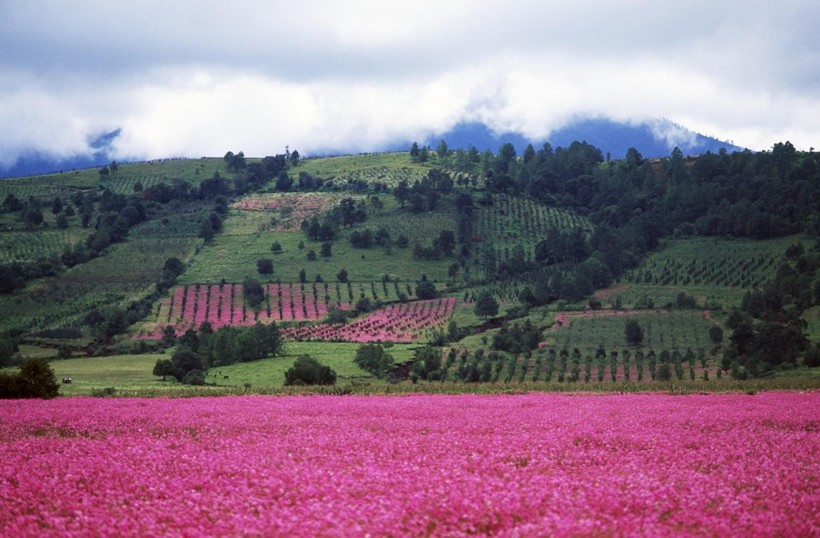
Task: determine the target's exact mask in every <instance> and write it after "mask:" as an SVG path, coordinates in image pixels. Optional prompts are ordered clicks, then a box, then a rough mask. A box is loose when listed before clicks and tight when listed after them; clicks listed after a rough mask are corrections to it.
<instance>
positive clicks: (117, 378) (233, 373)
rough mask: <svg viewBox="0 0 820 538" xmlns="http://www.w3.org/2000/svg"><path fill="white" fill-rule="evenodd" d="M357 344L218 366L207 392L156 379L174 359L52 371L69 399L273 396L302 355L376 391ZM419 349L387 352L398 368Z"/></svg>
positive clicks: (77, 364)
mask: <svg viewBox="0 0 820 538" xmlns="http://www.w3.org/2000/svg"><path fill="white" fill-rule="evenodd" d="M358 347H359V344H353V343H344V342H341V343H336V342H334V343H324V342H291V343H289V344H288V348H287V353H286V355H283V356H281V357H275V358H268V359H262V360H259V361H253V362H246V363H238V364H232V365H229V366H219V367H215V368H212V369H210V370H209V371H208V378H207V383H208V384H210V385H214V386H206V387H204V388H198V387H186V386H184V385H180V384H179V383H176V382H175V381H173V380H171V379H168V380H166V381H162V380H161V378H159V377H156V376H154V375H153V373H152V372H153V369H154V365H155V364H156V362H157V360H158V359H170V358H171V354H170V353H157V354H145V355H117V356H111V357H78V358H72V359H65V360H53V361H51V367H52V369H53V370H54V373H55V375H56V377H57V380H58V381H60V380H62V379H63V378H64V377H70V378H71V383H70V384H63V385H61V388H60V394H63V395H67V396H78V395H92V394H96V393H99V392H100V391H103V390H104V389H106V388H108V387H113V388H114V389H116V392H117V394H121V395H129V394H151V393H156V394H157V395H162V394H175V393H179V392H182V393H184V392H185V391H186V390H187V391H195V390H205V391H210V392H219V391H225V390H234V389H239V388H242V389H244V388H245V387H246V385H250V386H251V387H256V388H263V389H266V390H270V389H273V388H277V387H281V386H282V385H283V384H284V382H285V371H286V370H287V369H288V368H290V367H291V366H292V365H293V361H294V360H296V357H298V356H299V355H303V354H307V355H311V356H312V357H314V358H316V359H317V360H318V361H319V362H321V363H322V364H325V365H327V366H330V367H331V368H332V369H333V370H335V371H336V374H337V375H338V381H337V384H338V385H340V386H344V385H349V384H350V383H351V382H354V381H361V380H364V381H366V382H368V383H374V384H377V385H380V384H384V382H383V381H380V380H377V379H375V378H373V377H372V376H371V375H370V374H369V373H368V372H365V371H363V370H361V369H360V368H359V367H358V366H356V364H355V363H354V362H353V358H354V357H355V355H356V350H357V349H358ZM415 347H417V346H416V345H410V344H396V345H394V346H391V347H389V348H388V352H389V353H390V354H391V355H393V359H394V360H395V361H396V362H397V363H401V362H404V361H407V360H409V359H411V358H412V356H413V349H414V348H415ZM20 351H21V354H22V355H24V356H27V357H33V356H38V357H43V358H52V357H53V356H54V353H53V352H50V351H49V350H46V349H43V348H36V347H33V346H24V347H22V348H21V350H20Z"/></svg>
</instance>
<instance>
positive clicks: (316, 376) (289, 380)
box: [285, 355, 336, 386]
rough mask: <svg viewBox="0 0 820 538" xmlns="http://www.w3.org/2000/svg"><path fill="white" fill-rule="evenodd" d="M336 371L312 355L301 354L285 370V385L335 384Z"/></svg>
mask: <svg viewBox="0 0 820 538" xmlns="http://www.w3.org/2000/svg"><path fill="white" fill-rule="evenodd" d="M335 384H336V372H335V371H334V370H333V369H332V368H330V366H326V365H323V364H322V363H320V362H319V361H318V360H316V359H315V358H313V357H311V356H310V355H300V356H299V357H297V358H296V360H295V361H294V362H293V366H291V367H290V368H288V369H287V370H286V371H285V385H286V386H292V385H335Z"/></svg>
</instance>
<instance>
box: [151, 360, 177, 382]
mask: <svg viewBox="0 0 820 538" xmlns="http://www.w3.org/2000/svg"><path fill="white" fill-rule="evenodd" d="M153 374H154V375H155V376H162V380H163V381H165V377H166V376H169V375H171V376H172V375H174V365H173V363H172V362H171V360H170V359H157V363H156V364H155V365H154V371H153Z"/></svg>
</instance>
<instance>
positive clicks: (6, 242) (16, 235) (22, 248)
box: [0, 229, 88, 262]
mask: <svg viewBox="0 0 820 538" xmlns="http://www.w3.org/2000/svg"><path fill="white" fill-rule="evenodd" d="M84 235H88V232H87V231H86V230H82V231H80V230H77V229H75V230H37V231H17V232H3V233H0V262H9V261H14V260H18V261H29V260H34V259H37V258H42V257H48V256H59V255H60V254H62V253H63V251H65V249H66V248H67V247H71V246H73V245H74V244H75V243H76V242H78V241H80V240H81V239H80V237H81V236H84Z"/></svg>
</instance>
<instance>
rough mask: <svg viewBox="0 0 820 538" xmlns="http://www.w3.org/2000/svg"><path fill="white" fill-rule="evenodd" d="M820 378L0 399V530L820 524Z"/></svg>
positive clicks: (627, 531)
mask: <svg viewBox="0 0 820 538" xmlns="http://www.w3.org/2000/svg"><path fill="white" fill-rule="evenodd" d="M819 421H820V394H818V393H796V392H789V393H787V392H781V393H778V392H771V393H761V394H757V395H753V396H751V395H746V394H734V395H690V396H670V395H659V394H639V395H609V396H598V395H595V396H590V395H554V394H534V393H533V394H510V395H496V396H475V395H459V396H444V395H440V396H420V395H410V396H378V397H377V396H287V397H260V396H243V397H222V398H190V399H100V398H97V399H93V398H61V399H56V400H50V401H4V402H0V450H2V454H3V457H2V458H0V504H1V505H2V510H0V534H1V535H3V536H54V535H61V536H63V535H76V536H89V535H93V536H157V535H171V536H174V535H177V536H199V535H266V536H365V535H372V536H430V535H433V536H461V535H497V536H548V535H552V536H578V535H596V536H598V535H605V536H613V535H618V536H620V535H647V536H663V535H675V536H679V535H697V536H818V535H820V457H819V456H820V431H819V430H820V428H819V427H818V422H819Z"/></svg>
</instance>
